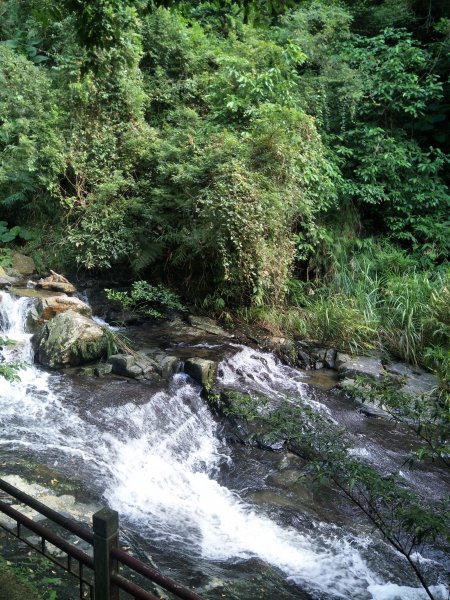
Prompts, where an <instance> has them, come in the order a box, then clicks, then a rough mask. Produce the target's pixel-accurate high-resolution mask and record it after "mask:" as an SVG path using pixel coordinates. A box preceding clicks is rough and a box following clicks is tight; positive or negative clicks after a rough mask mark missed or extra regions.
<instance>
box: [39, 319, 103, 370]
mask: <svg viewBox="0 0 450 600" xmlns="http://www.w3.org/2000/svg"><path fill="white" fill-rule="evenodd" d="M35 345H36V360H37V361H38V362H39V363H41V364H42V365H45V366H46V367H50V368H52V369H57V368H59V367H66V366H78V365H80V364H83V363H86V362H90V361H93V360H96V359H99V358H102V357H103V356H104V355H105V354H106V350H107V345H108V344H107V334H106V332H105V330H104V329H103V328H102V327H100V325H97V323H95V321H93V320H92V319H88V318H87V317H85V316H83V315H80V314H79V313H76V312H74V311H73V310H68V311H66V312H63V313H61V314H59V315H57V316H56V317H54V318H53V319H51V320H50V321H48V322H47V323H46V324H45V325H44V328H43V330H42V332H41V334H39V335H38V336H37V337H36V338H35Z"/></svg>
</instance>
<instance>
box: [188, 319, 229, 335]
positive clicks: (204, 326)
mask: <svg viewBox="0 0 450 600" xmlns="http://www.w3.org/2000/svg"><path fill="white" fill-rule="evenodd" d="M188 321H189V323H190V324H191V325H192V326H193V327H196V328H197V329H201V330H202V331H206V333H211V334H212V335H218V336H220V337H233V335H232V334H231V333H228V331H225V330H224V329H222V328H221V327H219V325H217V323H216V322H215V321H214V320H213V319H210V318H209V317H198V316H195V315H189V316H188Z"/></svg>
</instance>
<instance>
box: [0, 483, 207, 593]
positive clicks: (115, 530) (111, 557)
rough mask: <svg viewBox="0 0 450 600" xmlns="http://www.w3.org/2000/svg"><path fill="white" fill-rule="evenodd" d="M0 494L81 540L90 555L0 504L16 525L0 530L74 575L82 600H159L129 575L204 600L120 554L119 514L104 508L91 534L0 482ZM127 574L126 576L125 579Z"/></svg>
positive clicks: (10, 507)
mask: <svg viewBox="0 0 450 600" xmlns="http://www.w3.org/2000/svg"><path fill="white" fill-rule="evenodd" d="M0 490H2V491H3V492H5V493H6V494H7V496H8V497H9V501H11V499H14V500H16V501H19V502H20V503H21V504H25V505H26V506H28V507H30V508H32V509H33V510H35V511H37V512H38V513H39V514H41V515H42V516H44V517H46V519H48V520H49V521H50V522H51V523H53V524H55V525H57V526H58V527H59V528H62V529H63V530H64V531H65V532H66V533H69V534H73V535H75V536H77V537H78V538H80V539H81V540H83V541H84V542H85V543H86V545H88V548H89V549H88V551H87V552H85V551H84V550H81V549H80V548H78V547H77V546H76V545H74V544H73V543H71V542H69V541H67V539H65V537H64V536H63V535H61V534H59V533H56V532H55V531H53V530H52V529H50V528H49V527H47V526H46V525H41V524H40V523H38V522H36V521H34V520H32V519H30V518H29V517H27V516H26V515H24V514H23V513H21V512H20V511H18V510H17V509H15V508H13V507H12V506H11V505H10V503H8V502H7V501H6V500H8V497H4V498H3V499H2V500H0V512H1V513H4V514H5V515H6V516H7V517H9V519H11V520H12V521H14V522H15V525H13V526H10V525H9V524H7V523H4V522H2V521H1V520H0V527H1V528H2V529H3V530H5V531H6V532H7V533H9V534H10V535H13V536H14V537H16V538H18V539H20V540H21V541H22V542H24V543H25V544H27V545H28V546H29V547H31V548H32V549H33V550H35V551H36V552H39V553H40V554H42V555H43V556H45V557H46V558H47V559H49V560H51V561H52V562H53V563H55V564H56V565H58V566H59V567H61V568H62V569H64V570H65V571H67V572H68V573H70V574H71V575H73V576H74V577H75V578H76V579H77V580H78V588H79V597H80V599H85V598H90V600H120V599H121V598H122V594H121V592H123V593H125V594H126V597H131V598H135V599H136V600H160V599H159V598H158V597H157V596H156V595H155V594H154V593H152V592H150V591H148V590H145V589H144V588H143V587H142V586H141V585H138V584H137V583H135V582H133V581H130V579H129V576H130V572H131V573H133V574H138V575H139V576H140V578H141V580H144V581H146V582H148V584H149V586H151V584H156V585H157V586H159V587H160V588H163V589H164V590H165V591H167V592H170V593H171V594H173V596H174V597H175V598H180V599H181V600H204V599H203V598H202V597H201V596H199V595H198V594H197V593H195V592H194V591H192V590H190V589H189V588H187V587H184V586H183V585H181V584H179V583H177V582H176V581H174V580H173V579H171V578H170V577H167V576H165V575H163V574H162V573H161V572H160V571H158V570H157V569H154V568H153V567H151V566H150V565H146V564H145V563H143V562H142V561H140V560H138V559H136V558H134V557H132V556H130V555H129V554H127V553H126V552H124V551H123V550H120V549H119V515H118V513H117V512H116V511H115V510H111V509H109V508H102V509H101V510H99V511H98V512H96V513H95V514H94V515H93V517H92V521H93V529H92V530H91V529H89V528H88V527H85V526H84V525H81V524H80V523H77V522H76V521H74V520H72V519H69V518H67V517H65V516H63V515H61V514H60V513H58V512H56V511H55V510H53V509H52V508H50V507H48V506H46V505H45V504H43V503H42V502H39V501H38V500H36V499H35V498H32V497H31V496H29V495H28V494H25V493H24V492H22V491H21V490H19V489H17V488H16V487H14V486H12V485H11V484H10V483H8V482H6V481H4V480H3V479H0ZM29 532H32V533H33V534H35V535H36V536H38V537H39V543H38V544H36V543H34V541H30V534H29ZM48 544H52V545H53V546H56V548H58V549H59V550H61V551H62V552H63V553H64V555H65V559H64V560H61V559H60V558H59V557H57V556H55V554H54V553H53V552H49V549H48ZM125 568H126V570H127V576H124V574H123V573H124V569H125ZM142 585H145V584H144V583H143V584H142ZM146 587H147V586H146ZM123 597H125V596H123Z"/></svg>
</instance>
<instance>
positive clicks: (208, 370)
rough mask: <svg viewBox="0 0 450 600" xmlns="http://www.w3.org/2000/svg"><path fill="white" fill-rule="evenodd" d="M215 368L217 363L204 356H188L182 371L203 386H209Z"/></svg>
mask: <svg viewBox="0 0 450 600" xmlns="http://www.w3.org/2000/svg"><path fill="white" fill-rule="evenodd" d="M216 370H217V363H215V362H214V361H213V360H206V359H205V358H188V359H187V360H186V361H185V363H184V371H185V373H187V374H188V375H190V376H191V377H192V378H193V379H195V380H196V381H198V383H200V384H201V385H203V386H204V387H205V388H210V387H211V385H212V383H213V381H214V376H215V374H216Z"/></svg>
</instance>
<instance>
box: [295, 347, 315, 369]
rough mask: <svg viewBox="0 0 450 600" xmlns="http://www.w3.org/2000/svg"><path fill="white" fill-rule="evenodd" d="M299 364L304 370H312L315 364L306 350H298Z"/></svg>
mask: <svg viewBox="0 0 450 600" xmlns="http://www.w3.org/2000/svg"><path fill="white" fill-rule="evenodd" d="M297 363H298V366H299V367H301V368H302V369H306V370H308V369H311V366H312V364H313V362H312V358H311V356H310V355H309V354H308V353H307V352H305V351H304V350H301V349H299V350H297Z"/></svg>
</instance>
